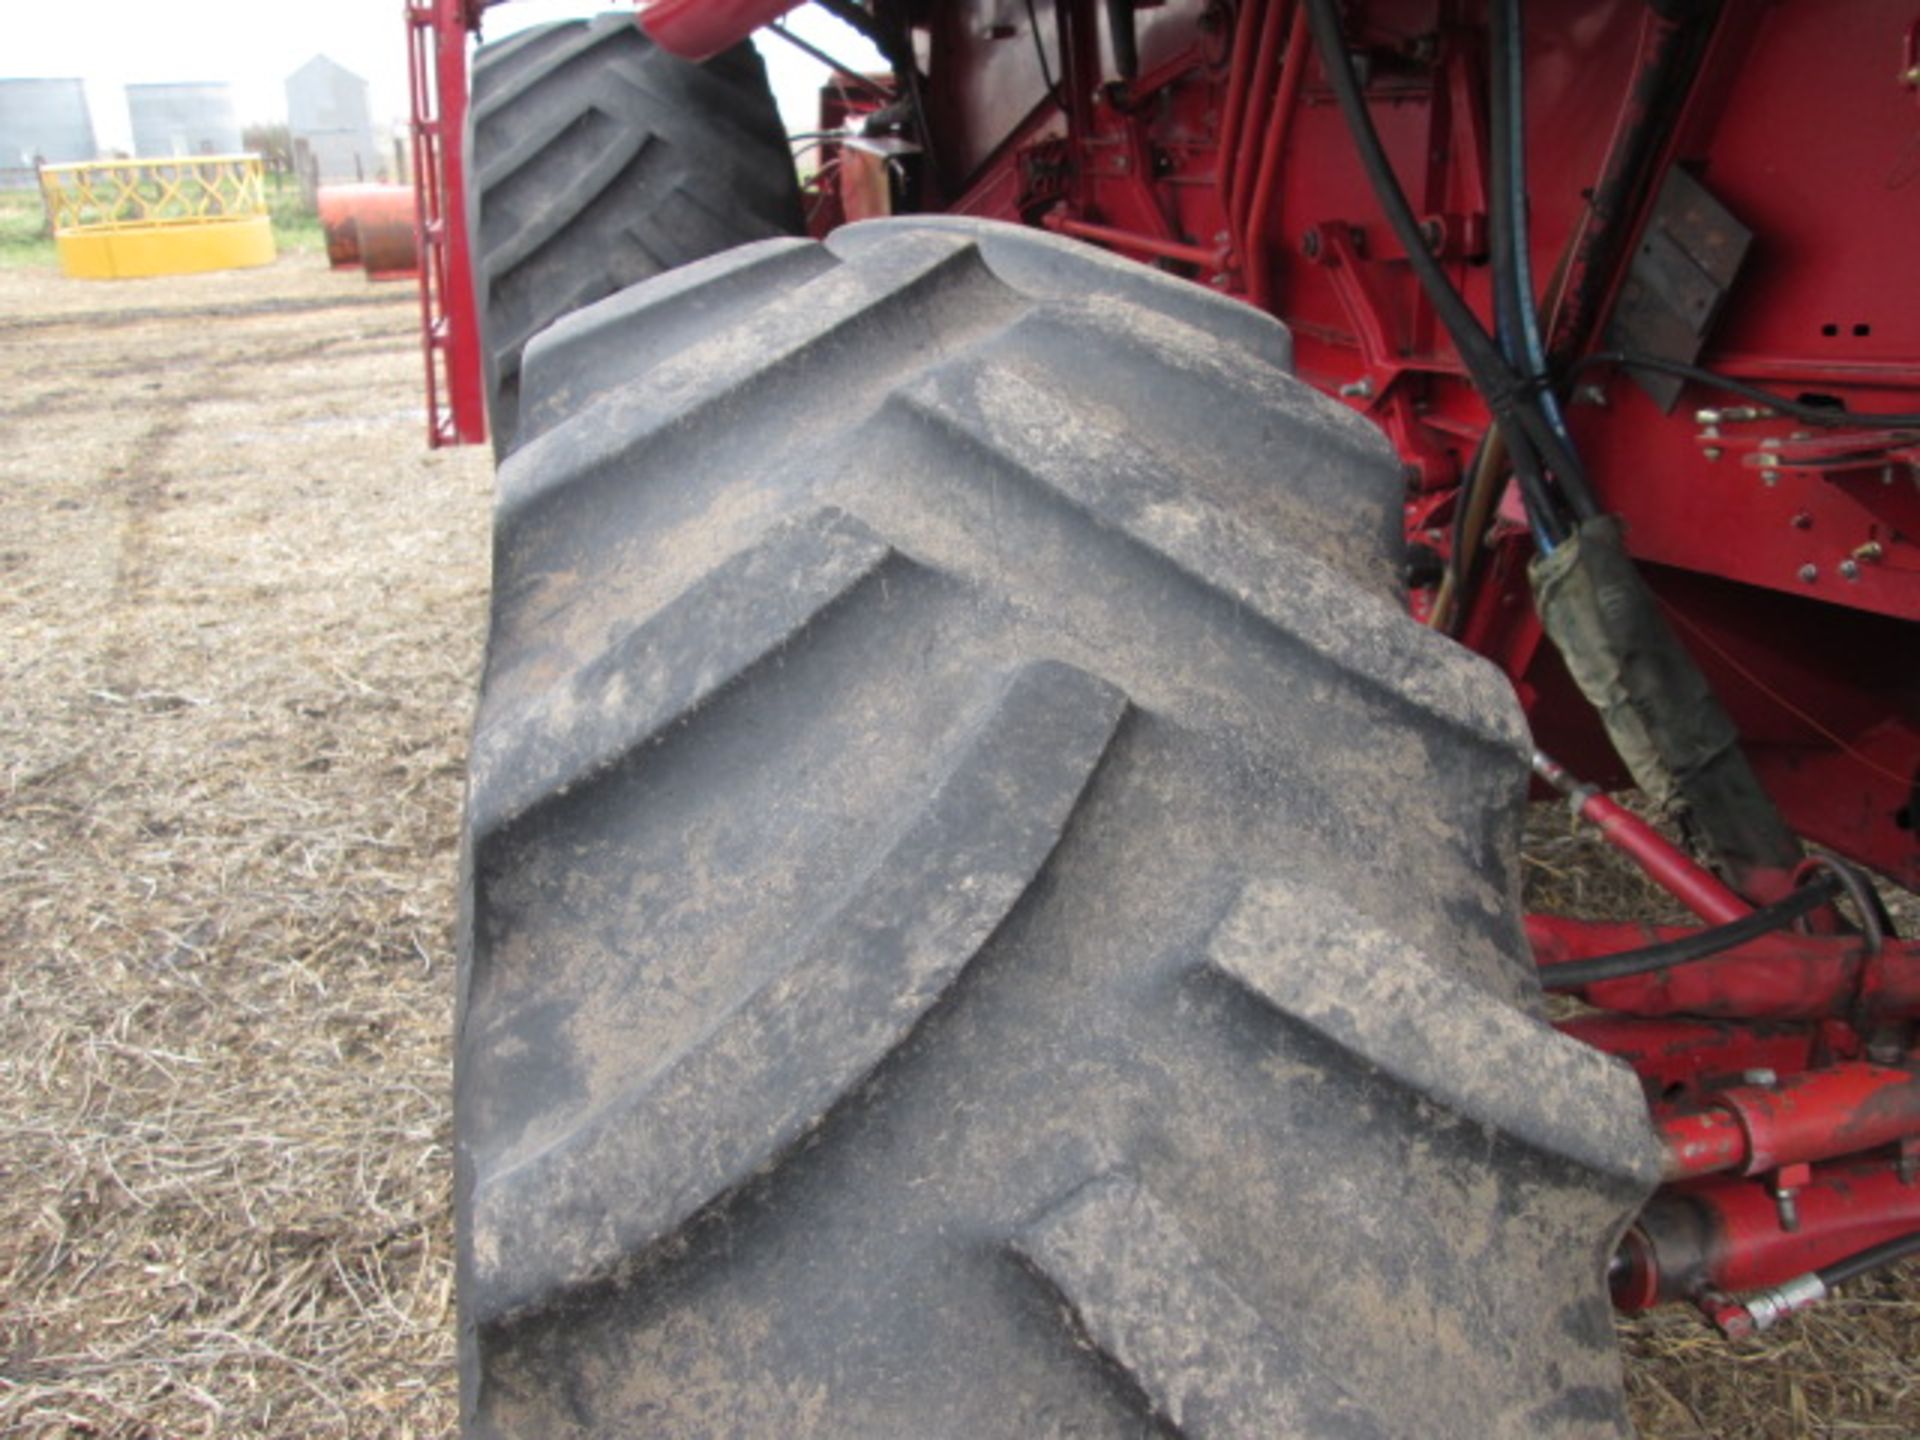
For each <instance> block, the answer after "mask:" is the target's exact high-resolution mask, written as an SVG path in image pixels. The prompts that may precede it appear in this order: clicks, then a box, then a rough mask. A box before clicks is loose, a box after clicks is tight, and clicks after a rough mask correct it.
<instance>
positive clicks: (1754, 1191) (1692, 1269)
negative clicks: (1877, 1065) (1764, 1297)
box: [1613, 1162, 1920, 1311]
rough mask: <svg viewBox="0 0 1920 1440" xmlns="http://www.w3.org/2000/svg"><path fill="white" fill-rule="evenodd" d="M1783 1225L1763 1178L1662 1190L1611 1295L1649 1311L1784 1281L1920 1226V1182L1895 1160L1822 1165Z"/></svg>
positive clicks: (1621, 1261) (1634, 1233)
mask: <svg viewBox="0 0 1920 1440" xmlns="http://www.w3.org/2000/svg"><path fill="white" fill-rule="evenodd" d="M1794 1208H1795V1212H1796V1223H1795V1225H1794V1228H1792V1229H1788V1228H1787V1227H1786V1226H1785V1225H1784V1224H1782V1223H1781V1216H1780V1203H1779V1199H1778V1197H1777V1196H1776V1195H1775V1194H1774V1192H1773V1191H1772V1189H1770V1188H1769V1187H1768V1185H1767V1184H1766V1183H1765V1182H1764V1181H1760V1180H1735V1179H1724V1178H1723V1179H1715V1180H1709V1181H1705V1182H1700V1183H1695V1184H1690V1185H1683V1186H1680V1187H1678V1188H1674V1189H1668V1190H1663V1191H1661V1192H1660V1193H1659V1194H1658V1195H1656V1196H1655V1197H1654V1198H1653V1199H1652V1200H1651V1201H1650V1202H1648V1204H1647V1207H1646V1208H1645V1209H1644V1210H1642V1211H1641V1212H1640V1218H1639V1219H1638V1220H1636V1221H1635V1222H1634V1225H1633V1228H1632V1229H1631V1230H1630V1231H1628V1232H1627V1236H1626V1239H1625V1240H1624V1241H1623V1242H1622V1243H1621V1247H1620V1253H1619V1258H1618V1260H1617V1261H1616V1265H1615V1273H1614V1277H1613V1301H1614V1304H1615V1305H1617V1306H1618V1307H1619V1308H1620V1309H1622V1310H1630V1311H1631V1310H1644V1309H1646V1308H1647V1307H1648V1306H1650V1305H1656V1304H1659V1303H1660V1302H1661V1301H1664V1300H1681V1299H1689V1298H1693V1297H1695V1296H1698V1295H1699V1294H1701V1293H1702V1292H1703V1291H1706V1290H1709V1289H1712V1290H1721V1291H1728V1292H1739V1291H1747V1290H1757V1289H1760V1288H1761V1287H1763V1286H1767V1285H1778V1284H1780V1283H1781V1282H1782V1281H1784V1280H1791V1279H1792V1278H1793V1277H1795V1276H1796V1275H1804V1274H1806V1273H1807V1272H1808V1271H1810V1270H1818V1269H1820V1268H1821V1267H1822V1266H1826V1265H1831V1264H1832V1263H1833V1262H1834V1261H1836V1260H1841V1259H1844V1258H1845V1257H1847V1256H1849V1255H1857V1254H1859V1253H1860V1252H1861V1251H1862V1250H1865V1249H1868V1248H1869V1247H1871V1246H1874V1245H1878V1244H1879V1243H1880V1242H1881V1241H1883V1240H1892V1239H1895V1238H1896V1237H1898V1236H1901V1235H1906V1234H1909V1233H1911V1232H1912V1231H1914V1230H1920V1184H1915V1183H1913V1182H1912V1181H1909V1180H1906V1179H1903V1178H1902V1175H1901V1171H1900V1167H1899V1166H1898V1165H1897V1164H1895V1163H1893V1162H1884V1163H1874V1164H1858V1163H1844V1164H1835V1165H1821V1166H1816V1167H1815V1168H1814V1171H1813V1174H1812V1176H1811V1178H1810V1179H1809V1180H1808V1181H1807V1183H1806V1184H1805V1185H1803V1186H1801V1187H1800V1188H1799V1189H1798V1190H1796V1191H1795V1192H1794Z"/></svg>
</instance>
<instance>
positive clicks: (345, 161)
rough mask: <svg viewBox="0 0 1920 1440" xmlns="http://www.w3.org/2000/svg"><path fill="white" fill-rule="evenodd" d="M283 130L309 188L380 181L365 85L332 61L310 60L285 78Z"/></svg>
mask: <svg viewBox="0 0 1920 1440" xmlns="http://www.w3.org/2000/svg"><path fill="white" fill-rule="evenodd" d="M287 129H288V132H289V134H290V136H291V138H292V141H293V155H294V164H295V166H296V168H297V169H298V170H299V171H300V173H301V175H302V176H305V177H307V178H308V179H309V180H310V181H311V182H313V183H318V184H327V183H329V182H332V181H341V180H355V181H358V180H378V179H383V178H386V177H385V176H384V175H383V173H382V172H383V167H385V166H387V165H388V163H389V158H388V157H387V156H384V155H382V154H381V151H380V147H379V145H378V144H377V143H376V142H375V140H374V136H373V118H372V112H371V110H370V108H369V106H368V104H367V82H366V81H365V80H363V79H362V78H361V77H360V76H358V75H356V74H354V73H353V71H351V70H349V69H347V67H346V66H344V65H342V64H340V63H339V62H338V61H337V60H333V59H331V58H329V57H328V56H325V55H316V56H314V57H313V58H312V59H311V60H309V61H307V63H306V64H304V65H302V66H301V67H300V68H299V69H298V70H296V71H294V72H293V74H291V75H289V76H288V77H287Z"/></svg>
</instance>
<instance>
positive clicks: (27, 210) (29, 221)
mask: <svg viewBox="0 0 1920 1440" xmlns="http://www.w3.org/2000/svg"><path fill="white" fill-rule="evenodd" d="M58 263H59V262H58V261H57V260H56V259H55V258H54V253H53V233H52V232H51V231H50V230H48V229H47V212H46V207H45V206H44V205H42V204H41V203H40V192H39V191H38V190H4V191H0V266H6V267H9V268H13V267H17V266H28V265H57V264H58Z"/></svg>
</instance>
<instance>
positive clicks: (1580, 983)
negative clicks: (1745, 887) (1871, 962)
mask: <svg viewBox="0 0 1920 1440" xmlns="http://www.w3.org/2000/svg"><path fill="white" fill-rule="evenodd" d="M1839 893H1840V882H1839V881H1838V880H1837V879H1835V878H1834V877H1833V876H1831V875H1823V876H1821V877H1820V878H1819V879H1817V880H1814V881H1812V882H1810V883H1808V884H1806V885H1803V886H1801V887H1800V888H1799V889H1798V890H1796V891H1794V892H1793V893H1792V894H1791V895H1789V896H1787V897H1786V898H1785V899H1783V900H1776V901H1774V902H1773V903H1772V904H1771V905H1763V906H1762V907H1761V908H1760V909H1758V910H1755V911H1754V912H1753V913H1752V914H1751V915H1742V916H1741V917H1740V918H1739V919H1738V920H1730V921H1728V922H1727V923H1726V924H1725V925H1716V926H1714V927H1713V928H1712V929H1710V930H1696V931H1694V932H1693V933H1692V934H1690V935H1682V936H1680V937H1679V938H1678V939H1675V940H1663V941H1661V942H1660V943H1659V944H1658V945H1647V946H1643V947H1641V948H1640V949H1638V950H1622V951H1621V952H1620V953H1619V954H1617V955H1598V956H1595V957H1594V958H1593V959H1591V960H1565V961H1562V962H1560V963H1559V964H1557V965H1542V966H1541V967H1540V983H1541V984H1542V985H1544V986H1545V987H1546V988H1547V989H1549V990H1582V989H1585V988H1586V987H1587V986H1589V985H1597V984H1599V983H1600V982H1601V981H1603V980H1624V979H1626V978H1627V977H1628V976H1631V975H1645V974H1648V973H1649V972H1651V971H1654V970H1666V969H1670V968H1671V967H1673V966H1675V965H1691V964H1692V963H1694V962H1695V961H1697V960H1706V959H1710V958H1712V957H1713V956H1715V955H1719V954H1721V953H1722V952H1724V951H1727V950H1731V949H1733V948H1734V947H1735V946H1739V945H1745V944H1746V943H1747V942H1748V941H1749V940H1758V939H1759V938H1760V937H1761V936H1762V935H1770V934H1772V933H1773V932H1774V931H1776V930H1784V929H1786V927H1787V926H1789V925H1791V924H1792V923H1793V922H1794V921H1796V920H1798V919H1799V918H1800V917H1801V916H1803V915H1807V914H1811V913H1812V912H1813V911H1815V910H1818V909H1819V908H1820V907H1821V906H1822V905H1825V904H1826V903H1827V902H1828V901H1830V900H1832V899H1833V898H1834V896H1836V895H1838V894H1839Z"/></svg>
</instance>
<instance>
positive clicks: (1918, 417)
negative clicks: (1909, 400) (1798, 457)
mask: <svg viewBox="0 0 1920 1440" xmlns="http://www.w3.org/2000/svg"><path fill="white" fill-rule="evenodd" d="M1599 365H1618V366H1619V367H1620V368H1621V369H1623V370H1653V371H1656V372H1658V373H1659V374H1662V375H1677V376H1679V377H1680V378H1681V379H1682V380H1691V381H1692V382H1693V383H1694V384H1696V385H1705V386H1707V387H1708V388H1709V389H1713V390H1722V391H1725V392H1726V393H1727V394H1729V395H1738V396H1739V397H1740V398H1741V399H1743V400H1751V401H1753V403H1754V404H1756V405H1764V406H1766V407H1767V408H1768V409H1769V410H1773V411H1775V412H1777V413H1778V414H1781V415H1784V416H1786V417H1787V418H1788V419H1790V420H1798V421H1800V422H1801V423H1802V424H1805V425H1818V426H1822V427H1824V428H1826V429H1829V430H1920V413H1916V412H1909V413H1907V414H1904V415H1903V414H1899V413H1893V414H1889V413H1888V412H1886V411H1884V410H1881V411H1874V410H1864V411H1860V410H1837V409H1835V408H1834V407H1833V406H1831V405H1809V404H1807V403H1806V402H1805V401H1803V400H1795V399H1793V398H1792V397H1791V396H1788V395H1782V394H1780V393H1779V392H1777V391H1774V390H1768V389H1766V388H1764V387H1763V386H1759V385H1754V384H1751V383H1749V382H1748V381H1745V380H1739V379H1736V378H1734V377H1733V376H1731V375H1722V374H1720V373H1719V372H1718V371H1714V370H1709V369H1707V368H1706V367H1705V366H1702V365H1689V364H1687V363H1686V362H1685V361H1684V360H1669V359H1667V358H1666V357H1665V356H1662V355H1649V354H1647V353H1646V352H1645V351H1641V350H1596V351H1595V352H1594V353H1593V354H1591V355H1582V356H1581V357H1580V358H1579V359H1578V360H1576V361H1574V363H1573V365H1572V367H1571V373H1578V372H1580V371H1582V370H1590V369H1593V368H1594V367H1595V366H1599Z"/></svg>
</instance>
